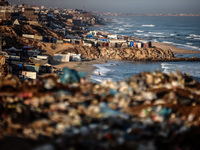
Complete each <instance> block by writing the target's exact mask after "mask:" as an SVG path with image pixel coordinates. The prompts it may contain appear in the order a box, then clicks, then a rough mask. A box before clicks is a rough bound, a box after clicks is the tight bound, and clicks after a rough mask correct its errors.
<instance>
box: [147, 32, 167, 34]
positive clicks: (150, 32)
mask: <svg viewBox="0 0 200 150" xmlns="http://www.w3.org/2000/svg"><path fill="white" fill-rule="evenodd" d="M148 33H150V34H164V32H148Z"/></svg>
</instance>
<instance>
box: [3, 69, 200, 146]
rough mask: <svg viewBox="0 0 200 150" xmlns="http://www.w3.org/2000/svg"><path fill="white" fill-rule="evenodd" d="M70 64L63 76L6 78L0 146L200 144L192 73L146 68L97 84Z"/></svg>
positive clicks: (197, 91)
mask: <svg viewBox="0 0 200 150" xmlns="http://www.w3.org/2000/svg"><path fill="white" fill-rule="evenodd" d="M63 70H64V71H63V75H62V76H61V77H58V76H57V75H49V76H48V75H46V76H43V77H41V78H38V79H36V80H30V81H28V80H27V81H25V82H24V83H20V81H19V80H17V79H16V78H15V77H14V76H11V75H9V77H1V80H0V81H1V82H0V87H1V90H0V98H1V99H0V119H1V122H0V132H1V135H0V149H5V148H7V149H13V148H15V147H20V148H24V147H25V148H26V149H185V148H187V149H198V147H199V146H200V145H199V142H197V139H198V137H199V131H200V130H199V129H200V128H199V127H200V126H199V123H200V109H199V108H200V102H199V101H200V84H199V83H198V82H197V81H195V80H194V79H193V78H192V77H190V76H189V75H187V74H182V73H180V72H178V71H177V72H174V73H170V74H165V73H163V72H161V71H154V72H143V73H140V74H138V75H136V76H133V77H131V78H129V79H126V80H124V81H120V82H113V81H103V82H102V83H101V84H94V83H90V82H88V81H84V77H83V76H84V75H83V74H82V75H80V76H79V75H78V73H77V72H76V71H75V70H70V69H68V68H65V69H63ZM70 76H73V79H71V80H69V79H70ZM80 79H82V80H80ZM6 80H10V81H12V82H13V84H12V86H10V85H7V84H5V82H3V81H6ZM81 81H84V82H81ZM80 82H81V83H80ZM8 91H9V92H8ZM8 141H9V142H11V143H13V144H10V145H9V144H8Z"/></svg>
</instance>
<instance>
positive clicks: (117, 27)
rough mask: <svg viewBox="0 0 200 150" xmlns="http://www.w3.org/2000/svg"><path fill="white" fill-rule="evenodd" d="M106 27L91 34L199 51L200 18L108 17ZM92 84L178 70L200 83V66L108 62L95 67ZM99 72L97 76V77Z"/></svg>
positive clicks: (181, 55)
mask: <svg viewBox="0 0 200 150" xmlns="http://www.w3.org/2000/svg"><path fill="white" fill-rule="evenodd" d="M109 19H111V20H112V22H110V23H109V24H107V25H104V26H101V27H98V28H91V29H90V30H100V31H108V32H110V33H113V34H117V35H126V36H131V37H139V38H144V39H147V40H150V41H152V42H163V43H169V44H172V45H174V46H176V47H180V48H184V49H192V50H196V51H200V17H191V16H190V17H184V16H167V17H166V16H165V17H161V16H151V17H149V16H134V17H111V18H109ZM176 56H177V57H200V54H178V55H176ZM95 66H96V69H95V70H94V72H93V75H91V81H93V82H101V81H102V80H104V79H106V80H113V81H120V80H123V79H126V78H128V77H131V76H133V75H136V74H139V73H141V72H144V71H145V72H146V71H154V70H161V71H163V72H165V73H170V72H174V71H176V70H179V71H180V72H182V73H189V74H190V75H191V76H192V77H194V78H195V79H196V80H198V81H200V64H199V62H148V63H146V62H130V61H108V63H105V64H95ZM98 72H100V75H98Z"/></svg>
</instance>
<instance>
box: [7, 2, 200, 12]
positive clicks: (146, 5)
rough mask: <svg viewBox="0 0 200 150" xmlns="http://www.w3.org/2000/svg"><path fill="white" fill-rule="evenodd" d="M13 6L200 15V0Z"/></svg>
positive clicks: (56, 3) (32, 3)
mask: <svg viewBox="0 0 200 150" xmlns="http://www.w3.org/2000/svg"><path fill="white" fill-rule="evenodd" d="M8 1H9V2H10V3H13V4H22V3H27V2H28V4H29V5H36V6H41V5H43V6H46V7H59V8H67V9H69V8H72V9H74V8H77V9H83V8H84V9H85V10H88V11H96V10H97V11H100V12H105V11H110V12H124V13H134V14H166V13H187V14H188V13H200V0H8Z"/></svg>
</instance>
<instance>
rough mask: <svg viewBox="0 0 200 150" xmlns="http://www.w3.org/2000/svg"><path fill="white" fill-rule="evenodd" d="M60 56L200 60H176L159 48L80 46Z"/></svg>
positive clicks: (141, 59) (142, 59) (133, 59)
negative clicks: (70, 54) (73, 54)
mask: <svg viewBox="0 0 200 150" xmlns="http://www.w3.org/2000/svg"><path fill="white" fill-rule="evenodd" d="M57 53H60V54H67V53H75V54H81V56H82V57H84V58H87V59H97V58H103V59H115V60H128V61H200V58H196V57H193V58H177V57H175V56H174V54H173V52H172V51H171V50H162V49H160V48H156V47H152V48H141V49H138V48H107V47H98V48H96V47H84V46H80V45H76V46H70V47H68V48H66V49H65V50H61V51H58V52H57Z"/></svg>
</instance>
